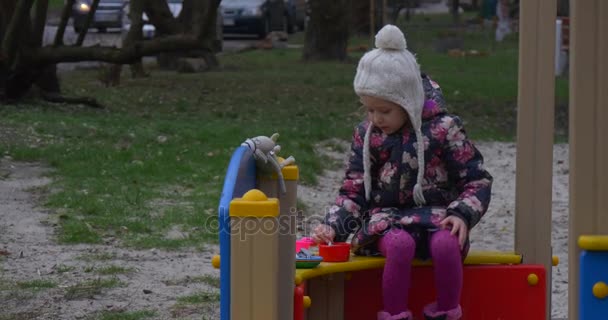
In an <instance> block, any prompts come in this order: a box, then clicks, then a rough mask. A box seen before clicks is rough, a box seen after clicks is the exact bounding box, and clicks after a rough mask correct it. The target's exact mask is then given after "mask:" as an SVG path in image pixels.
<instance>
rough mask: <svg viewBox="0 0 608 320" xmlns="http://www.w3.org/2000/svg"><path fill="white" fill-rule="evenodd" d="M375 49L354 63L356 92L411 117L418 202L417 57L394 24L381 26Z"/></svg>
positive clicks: (420, 102)
mask: <svg viewBox="0 0 608 320" xmlns="http://www.w3.org/2000/svg"><path fill="white" fill-rule="evenodd" d="M375 44H376V49H374V50H372V51H369V52H367V53H366V54H365V55H363V57H362V58H361V60H359V65H358V66H357V74H356V75H355V81H354V87H355V93H356V94H357V95H359V96H361V95H367V96H373V97H376V98H380V99H384V100H388V101H391V102H393V103H396V104H398V105H400V106H401V107H402V108H403V109H405V111H406V112H407V114H408V115H409V118H410V123H411V124H412V127H413V129H414V131H415V133H416V139H417V146H416V147H417V158H418V176H417V179H416V185H415V186H414V190H413V196H414V201H415V202H416V204H417V205H419V206H422V205H424V204H425V203H426V200H425V199H424V195H423V193H422V182H423V180H424V137H423V136H422V131H421V129H420V128H421V126H422V108H423V106H424V89H423V87H422V77H421V76H420V66H419V65H418V62H417V61H416V57H414V55H413V54H412V53H411V52H410V51H408V50H407V42H406V41H405V36H404V35H403V32H401V30H399V28H397V27H396V26H394V25H386V26H384V27H383V28H382V29H381V30H380V31H378V33H377V34H376V43H375ZM372 128H373V124H372V123H370V124H369V127H368V128H367V131H366V132H365V139H364V143H363V166H364V168H365V174H364V186H365V198H366V199H367V200H369V198H370V192H371V174H370V170H371V169H370V168H371V164H370V155H369V140H370V133H371V131H372Z"/></svg>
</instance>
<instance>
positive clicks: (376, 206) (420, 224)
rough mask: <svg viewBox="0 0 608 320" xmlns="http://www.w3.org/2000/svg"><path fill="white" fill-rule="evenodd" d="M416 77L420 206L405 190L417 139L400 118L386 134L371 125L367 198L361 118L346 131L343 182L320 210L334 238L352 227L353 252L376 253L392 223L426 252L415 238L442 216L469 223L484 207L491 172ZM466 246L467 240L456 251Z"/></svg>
mask: <svg viewBox="0 0 608 320" xmlns="http://www.w3.org/2000/svg"><path fill="white" fill-rule="evenodd" d="M422 78H423V85H424V89H425V94H426V101H425V105H424V109H423V114H422V134H423V135H424V141H425V152H424V158H425V162H424V163H425V174H424V182H423V190H424V197H425V199H426V205H425V206H423V207H417V206H416V204H415V202H414V199H413V196H412V190H413V187H414V184H415V183H416V175H417V172H418V162H417V158H416V140H417V139H416V136H415V133H414V131H413V129H411V128H410V127H408V126H407V125H406V126H404V128H403V129H402V130H400V131H398V132H396V133H393V134H390V135H386V134H383V133H382V132H381V131H380V130H379V129H378V128H374V129H373V131H372V132H371V136H370V159H371V176H372V190H371V194H370V195H371V197H370V201H369V202H368V201H366V200H365V192H364V186H363V140H364V136H365V130H366V128H367V127H368V124H369V122H368V121H364V122H362V123H360V124H359V125H358V126H357V128H356V129H355V132H354V134H353V141H352V144H351V155H350V158H349V161H348V164H347V167H346V174H345V178H344V182H343V184H342V186H341V188H340V190H339V194H338V197H337V199H336V202H335V205H333V206H332V207H331V208H330V209H329V211H328V212H327V215H326V217H325V224H328V225H330V226H332V227H333V228H334V230H335V231H336V241H345V240H346V239H347V238H348V236H349V235H350V234H351V233H353V232H355V237H354V238H353V250H354V251H355V253H356V254H361V255H378V254H379V252H378V250H377V248H376V241H375V240H377V239H378V238H379V237H380V236H381V235H382V234H383V233H384V232H386V231H388V230H389V229H390V228H391V227H398V228H403V229H405V230H408V231H409V232H410V233H411V234H412V235H413V236H414V238H415V239H416V240H417V242H418V246H417V250H416V251H417V254H416V255H417V256H418V257H419V258H426V257H428V252H426V253H425V252H424V250H423V249H424V247H425V246H426V245H425V243H421V242H428V241H418V240H422V239H427V238H426V237H428V233H429V231H431V232H432V231H434V230H437V228H438V225H439V222H440V221H441V220H442V219H443V218H444V217H446V216H448V215H457V216H459V217H460V218H462V219H463V220H464V221H465V223H466V224H467V225H468V227H469V230H470V229H471V228H472V227H474V226H475V225H476V224H477V223H478V222H479V220H480V219H481V217H482V216H483V215H484V214H485V212H486V210H487V209H488V204H489V203H490V194H491V186H492V176H491V175H490V174H489V173H488V172H487V171H486V170H485V169H484V167H483V157H482V155H481V154H480V153H479V151H478V150H477V149H476V148H475V146H474V145H473V144H472V143H471V141H469V140H468V139H467V137H466V134H465V131H464V128H463V124H462V121H461V120H460V118H458V117H457V116H454V115H451V114H448V113H447V110H446V109H445V105H444V100H443V95H442V93H441V89H440V88H439V86H438V85H437V84H436V83H435V82H433V81H432V80H431V79H430V78H429V77H427V76H426V75H424V74H423V75H422ZM418 247H420V248H418ZM418 249H421V250H422V251H421V250H418ZM427 251H428V249H427ZM467 252H468V241H467V245H465V246H464V248H463V250H462V255H463V257H464V256H466V254H467Z"/></svg>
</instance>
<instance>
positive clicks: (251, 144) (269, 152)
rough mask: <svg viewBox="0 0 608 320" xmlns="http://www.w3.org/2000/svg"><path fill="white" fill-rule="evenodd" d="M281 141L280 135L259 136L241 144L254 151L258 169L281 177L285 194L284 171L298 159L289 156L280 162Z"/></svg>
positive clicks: (281, 184) (282, 189)
mask: <svg viewBox="0 0 608 320" xmlns="http://www.w3.org/2000/svg"><path fill="white" fill-rule="evenodd" d="M278 139H279V134H278V133H274V134H273V135H272V136H270V138H269V137H266V136H257V137H253V138H249V139H247V140H245V142H243V143H241V146H245V147H248V148H249V149H251V151H253V157H254V158H255V160H256V167H257V168H258V169H259V170H260V172H263V173H272V172H274V173H276V174H277V176H278V177H279V185H280V187H281V193H283V194H285V193H286V192H287V190H286V189H285V181H284V180H283V173H282V171H281V170H282V169H283V167H285V166H288V165H290V164H293V163H295V161H296V159H295V158H294V157H292V156H289V157H288V158H287V159H284V160H283V161H280V160H281V159H280V158H279V157H278V156H277V153H279V151H281V146H279V145H278V144H276V141H277V140H278Z"/></svg>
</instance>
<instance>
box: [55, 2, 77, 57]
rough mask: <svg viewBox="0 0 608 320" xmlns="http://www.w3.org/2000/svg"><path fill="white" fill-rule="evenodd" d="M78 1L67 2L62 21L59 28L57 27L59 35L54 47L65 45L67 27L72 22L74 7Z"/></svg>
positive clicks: (56, 36)
mask: <svg viewBox="0 0 608 320" xmlns="http://www.w3.org/2000/svg"><path fill="white" fill-rule="evenodd" d="M75 1H76V0H67V2H66V3H65V6H64V7H63V10H62V11H61V21H60V22H59V26H58V27H57V33H56V34H55V41H53V45H55V46H60V45H62V44H63V35H64V33H65V27H66V26H67V25H68V20H70V15H71V13H72V7H73V6H74V2H75Z"/></svg>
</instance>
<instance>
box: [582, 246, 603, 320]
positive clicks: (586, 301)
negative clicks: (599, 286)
mask: <svg viewBox="0 0 608 320" xmlns="http://www.w3.org/2000/svg"><path fill="white" fill-rule="evenodd" d="M580 262H581V265H580V270H579V274H580V284H579V290H580V291H579V320H592V319H593V320H599V319H608V297H606V298H604V299H598V298H597V297H595V296H594V295H593V291H592V290H593V285H594V284H596V283H598V282H600V281H602V282H604V283H606V284H608V252H606V251H582V252H581V261H580Z"/></svg>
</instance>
